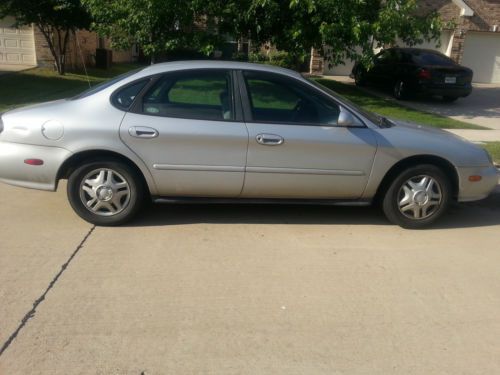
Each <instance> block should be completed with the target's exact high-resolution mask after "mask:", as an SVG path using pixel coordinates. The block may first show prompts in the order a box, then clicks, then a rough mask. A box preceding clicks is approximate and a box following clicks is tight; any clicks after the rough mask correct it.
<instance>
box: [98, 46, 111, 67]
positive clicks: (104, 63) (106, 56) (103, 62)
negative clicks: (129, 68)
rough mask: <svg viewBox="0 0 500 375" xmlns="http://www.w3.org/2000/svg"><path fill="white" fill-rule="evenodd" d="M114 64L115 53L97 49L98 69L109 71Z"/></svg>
mask: <svg viewBox="0 0 500 375" xmlns="http://www.w3.org/2000/svg"><path fill="white" fill-rule="evenodd" d="M112 63H113V51H111V50H110V49H105V48H97V49H96V50H95V66H96V68H101V69H109V68H111V64H112Z"/></svg>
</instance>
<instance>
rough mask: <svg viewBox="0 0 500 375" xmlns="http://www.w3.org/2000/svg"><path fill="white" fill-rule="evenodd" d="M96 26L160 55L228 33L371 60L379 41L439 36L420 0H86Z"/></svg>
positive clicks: (331, 57) (214, 41)
mask: <svg viewBox="0 0 500 375" xmlns="http://www.w3.org/2000/svg"><path fill="white" fill-rule="evenodd" d="M82 1H83V3H84V5H85V6H86V7H87V8H88V9H89V11H90V13H91V14H92V17H93V19H94V24H93V26H94V29H95V30H97V31H98V32H99V33H100V34H101V35H104V36H107V37H110V38H111V40H112V43H113V45H114V46H115V47H119V48H128V47H130V46H131V45H132V44H133V43H137V44H139V45H140V46H141V48H142V49H143V51H144V53H145V54H146V55H147V56H151V57H152V60H153V61H154V58H155V56H158V55H161V54H164V53H166V52H169V51H172V50H175V49H183V48H184V49H186V48H189V49H192V50H198V51H201V52H203V53H205V54H207V55H208V54H210V52H212V51H213V50H214V49H216V48H219V47H220V46H221V43H222V42H223V40H224V38H223V37H222V36H223V35H230V36H232V37H233V38H234V39H238V40H240V39H241V38H247V39H250V40H252V45H253V46H255V47H257V48H258V47H259V46H261V45H263V44H265V43H271V44H272V45H274V46H275V47H277V48H278V49H279V50H283V51H287V52H288V53H289V54H291V55H292V56H293V55H295V56H303V55H304V53H305V52H306V51H309V50H310V49H311V47H314V48H316V49H318V50H320V51H321V52H322V54H323V56H324V57H325V58H326V59H327V60H328V62H329V63H330V64H337V63H340V62H342V61H343V60H345V59H346V58H351V59H356V60H360V59H361V60H362V61H365V62H369V61H371V57H372V56H373V47H380V46H384V45H389V44H394V43H396V42H397V41H398V40H402V41H404V42H405V43H407V44H410V45H412V44H418V43H421V42H422V41H424V40H432V39H436V40H437V38H438V37H439V34H440V32H441V29H442V26H443V25H442V23H441V21H440V18H439V16H438V14H437V13H436V12H432V13H429V14H425V13H423V12H422V10H421V9H420V8H419V7H418V4H417V2H416V0H183V1H179V0H108V1H102V0H82Z"/></svg>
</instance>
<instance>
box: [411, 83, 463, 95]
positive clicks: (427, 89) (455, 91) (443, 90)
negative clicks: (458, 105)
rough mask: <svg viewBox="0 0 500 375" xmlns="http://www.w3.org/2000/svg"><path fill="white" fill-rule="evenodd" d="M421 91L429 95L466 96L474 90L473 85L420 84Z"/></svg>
mask: <svg viewBox="0 0 500 375" xmlns="http://www.w3.org/2000/svg"><path fill="white" fill-rule="evenodd" d="M419 92H420V93H422V94H427V95H437V96H451V97H457V98H458V97H466V96H469V95H470V93H471V92H472V86H471V85H467V86H458V87H457V86H455V87H453V86H442V85H440V86H430V85H420V89H419Z"/></svg>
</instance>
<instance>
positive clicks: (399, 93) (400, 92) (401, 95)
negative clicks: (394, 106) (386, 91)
mask: <svg viewBox="0 0 500 375" xmlns="http://www.w3.org/2000/svg"><path fill="white" fill-rule="evenodd" d="M392 94H393V95H394V97H395V98H396V99H397V100H405V99H407V98H408V92H407V89H406V84H405V82H404V81H402V80H400V79H398V80H397V81H396V83H394V87H393V89H392Z"/></svg>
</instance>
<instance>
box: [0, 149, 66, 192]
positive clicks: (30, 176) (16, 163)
mask: <svg viewBox="0 0 500 375" xmlns="http://www.w3.org/2000/svg"><path fill="white" fill-rule="evenodd" d="M70 155H71V152H70V151H68V150H65V149H63V148H59V147H46V146H34V145H28V144H21V143H11V142H0V181H1V182H4V183H7V184H9V185H15V186H21V187H25V188H30V189H39V190H49V191H54V190H55V189H56V187H57V172H58V171H59V168H60V167H61V165H62V163H63V162H64V161H65V160H66V159H67V158H68V157H69V156H70ZM33 158H36V159H41V160H43V162H44V163H43V165H40V166H33V165H28V164H25V163H24V160H26V159H33Z"/></svg>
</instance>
